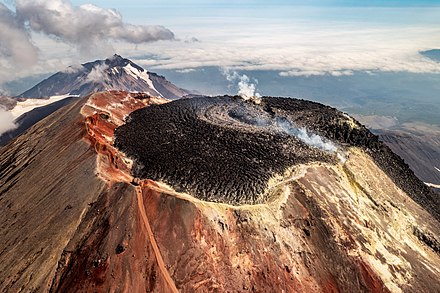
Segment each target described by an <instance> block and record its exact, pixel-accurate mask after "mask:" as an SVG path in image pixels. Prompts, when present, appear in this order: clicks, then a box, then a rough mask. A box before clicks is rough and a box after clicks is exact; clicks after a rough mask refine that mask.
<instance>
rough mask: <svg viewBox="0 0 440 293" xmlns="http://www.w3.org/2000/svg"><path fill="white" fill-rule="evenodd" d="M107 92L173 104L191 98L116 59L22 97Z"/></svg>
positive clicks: (75, 70) (76, 70)
mask: <svg viewBox="0 0 440 293" xmlns="http://www.w3.org/2000/svg"><path fill="white" fill-rule="evenodd" d="M106 90H122V91H128V92H144V93H147V94H149V95H151V96H161V97H166V98H168V99H172V100H174V99H178V98H181V97H183V96H185V95H188V92H187V91H186V90H183V89H181V88H179V87H177V86H175V85H174V84H172V83H170V82H169V81H167V80H166V79H165V78H164V77H163V76H160V75H158V74H156V73H153V72H149V71H146V70H145V69H143V68H142V67H140V66H139V65H137V64H135V63H134V62H132V61H130V60H129V59H126V58H123V57H121V56H119V55H114V56H113V57H111V58H108V59H105V60H96V61H93V62H89V63H85V64H82V65H79V66H70V67H68V68H67V69H66V70H64V71H60V72H58V73H55V74H54V75H52V76H50V77H49V78H47V79H45V80H44V81H42V82H41V83H39V84H37V85H36V86H34V87H32V88H31V89H29V90H27V91H25V92H24V93H22V94H21V95H20V97H24V98H41V97H50V96H56V95H64V94H70V95H78V96H86V95H88V94H90V93H93V92H99V91H106Z"/></svg>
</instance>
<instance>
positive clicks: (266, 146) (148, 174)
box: [115, 96, 440, 220]
mask: <svg viewBox="0 0 440 293" xmlns="http://www.w3.org/2000/svg"><path fill="white" fill-rule="evenodd" d="M280 117H281V118H282V119H283V120H287V121H288V122H289V123H292V124H293V125H295V126H297V127H306V128H307V129H308V130H309V131H310V132H312V133H315V134H318V135H320V136H321V137H323V138H325V139H327V140H328V141H332V142H335V143H337V144H338V145H339V146H341V147H344V146H356V147H360V148H362V149H364V150H365V151H366V152H367V153H368V154H370V155H371V157H372V158H373V159H374V160H375V162H376V163H377V164H378V166H379V167H381V168H382V170H384V172H385V173H386V174H387V175H388V176H389V177H390V178H391V179H392V180H393V181H394V182H395V183H396V185H397V186H399V187H400V188H402V189H403V190H404V191H405V192H406V193H407V194H408V195H410V196H411V197H412V198H413V199H414V200H415V201H416V202H417V203H419V204H421V205H422V206H423V207H425V208H426V209H427V210H428V211H429V212H430V213H431V214H433V215H434V216H435V217H436V218H437V219H438V220H440V211H439V209H440V208H439V207H440V202H439V200H438V199H436V197H435V196H434V195H433V193H432V191H430V190H429V188H427V187H426V186H425V185H424V184H423V182H421V181H420V180H419V179H418V178H417V177H416V176H415V175H414V173H413V172H412V171H411V169H410V168H409V167H408V165H407V164H406V163H405V162H404V161H403V160H402V159H401V158H400V157H399V156H397V155H396V154H394V153H393V152H392V151H391V150H390V149H389V148H388V147H387V146H386V145H385V144H384V143H382V142H381V141H379V139H378V137H377V136H376V135H374V134H372V133H371V132H370V131H369V130H368V129H367V128H365V127H364V126H363V125H361V124H360V123H359V122H357V121H355V120H352V119H350V118H349V117H348V116H346V115H345V114H344V113H342V112H340V111H338V110H336V109H334V108H331V107H328V106H324V105H322V104H319V103H315V102H310V101H305V100H300V99H290V98H288V99H286V98H275V97H264V98H262V101H261V104H260V105H255V104H253V103H251V102H246V101H243V100H242V99H240V98H239V97H229V96H224V97H196V98H191V99H183V100H176V101H173V102H170V103H167V104H163V105H154V106H150V107H147V108H144V109H140V110H137V111H135V112H133V113H132V114H131V115H130V116H129V117H128V119H127V123H126V124H124V125H122V126H121V127H119V128H118V129H116V132H115V146H116V147H117V148H119V149H120V150H121V151H123V152H124V153H125V154H127V155H128V156H129V157H131V158H132V159H133V160H134V166H133V169H132V173H133V174H132V175H133V176H135V177H137V178H141V179H146V178H148V179H152V180H156V181H163V182H165V183H167V184H169V185H170V186H172V187H173V188H174V189H175V190H177V191H182V192H187V193H189V194H191V195H193V196H195V197H197V198H199V199H201V200H207V201H214V202H224V203H229V204H255V203H261V202H264V201H266V200H267V198H266V195H267V194H266V190H267V187H268V181H269V179H270V178H271V177H272V176H274V175H276V174H283V173H284V171H285V170H286V168H288V167H291V166H293V165H296V164H300V163H307V162H311V161H322V162H324V161H325V162H329V161H332V160H334V156H332V155H331V154H328V153H326V152H323V151H321V150H319V149H317V148H314V147H310V146H308V145H306V144H305V143H303V142H302V141H299V140H298V139H296V138H295V137H294V136H292V135H289V134H287V133H285V132H281V131H279V130H277V129H276V127H273V126H274V121H275V120H277V119H279V118H280ZM353 123H354V125H355V127H353Z"/></svg>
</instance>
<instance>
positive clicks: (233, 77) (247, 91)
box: [222, 69, 261, 101]
mask: <svg viewBox="0 0 440 293" xmlns="http://www.w3.org/2000/svg"><path fill="white" fill-rule="evenodd" d="M222 73H223V75H224V76H225V77H226V79H227V80H228V81H229V82H231V83H236V82H237V86H238V93H237V94H238V95H239V96H240V97H242V98H243V99H244V100H255V101H257V100H259V99H258V98H260V97H261V95H260V94H259V93H257V92H256V88H257V84H258V80H256V79H254V82H251V80H250V78H249V77H248V76H247V75H246V74H243V75H240V74H238V73H237V71H231V70H230V69H223V71H222ZM255 98H257V99H255Z"/></svg>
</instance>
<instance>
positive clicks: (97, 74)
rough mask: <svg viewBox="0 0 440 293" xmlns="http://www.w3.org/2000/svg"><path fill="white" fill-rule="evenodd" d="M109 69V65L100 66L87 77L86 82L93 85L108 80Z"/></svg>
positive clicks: (94, 68)
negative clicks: (107, 72)
mask: <svg viewBox="0 0 440 293" xmlns="http://www.w3.org/2000/svg"><path fill="white" fill-rule="evenodd" d="M108 69H109V67H108V65H107V64H98V65H96V66H95V67H93V69H92V70H91V71H90V73H89V74H88V75H87V77H86V81H89V82H93V83H100V82H102V81H105V80H107V74H106V73H105V72H106V71H107V70H108Z"/></svg>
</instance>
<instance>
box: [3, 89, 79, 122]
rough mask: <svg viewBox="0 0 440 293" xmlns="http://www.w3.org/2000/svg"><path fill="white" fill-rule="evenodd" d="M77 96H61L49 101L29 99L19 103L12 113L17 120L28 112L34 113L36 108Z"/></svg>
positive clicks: (51, 98) (53, 97)
mask: <svg viewBox="0 0 440 293" xmlns="http://www.w3.org/2000/svg"><path fill="white" fill-rule="evenodd" d="M73 96H75V95H69V94H66V95H61V96H52V97H50V98H49V99H27V100H25V101H23V102H18V103H17V105H16V106H15V107H14V109H12V110H11V111H10V112H11V114H12V116H14V119H17V118H18V117H20V116H21V115H23V114H24V113H26V112H29V111H32V110H33V109H35V108H38V107H43V106H46V105H49V104H52V103H55V102H58V101H61V100H63V99H65V98H67V97H73Z"/></svg>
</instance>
